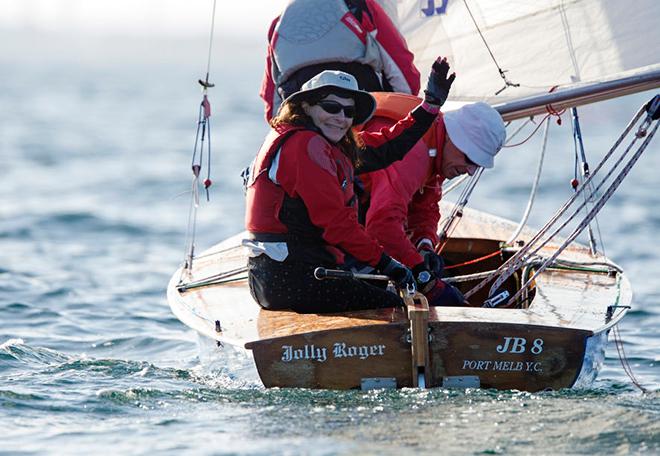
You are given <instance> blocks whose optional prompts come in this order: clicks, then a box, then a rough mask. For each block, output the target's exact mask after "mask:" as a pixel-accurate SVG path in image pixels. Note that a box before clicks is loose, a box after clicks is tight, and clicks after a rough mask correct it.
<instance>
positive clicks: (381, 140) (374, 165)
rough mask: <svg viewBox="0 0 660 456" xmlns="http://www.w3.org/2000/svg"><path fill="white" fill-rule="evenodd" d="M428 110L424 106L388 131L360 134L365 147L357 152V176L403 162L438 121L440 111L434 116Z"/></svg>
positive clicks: (384, 129) (416, 109)
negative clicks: (434, 121) (437, 116)
mask: <svg viewBox="0 0 660 456" xmlns="http://www.w3.org/2000/svg"><path fill="white" fill-rule="evenodd" d="M426 106H427V105H426V104H425V103H423V104H421V105H420V106H418V107H416V108H415V109H413V110H412V111H411V112H410V113H409V114H408V115H407V116H406V117H404V118H403V119H401V120H399V121H398V122H397V123H396V124H394V125H392V126H391V127H389V128H383V129H381V130H380V131H377V132H368V131H361V132H360V133H358V135H359V137H360V140H361V141H362V142H363V143H364V146H365V147H363V148H361V149H360V150H359V152H358V165H357V167H356V169H355V172H356V174H361V173H368V172H371V171H376V170H378V169H382V168H385V167H386V166H388V165H390V164H391V163H393V162H395V161H397V160H401V159H402V158H403V157H404V156H405V155H406V153H407V152H408V151H409V150H410V149H411V148H412V147H413V146H414V145H415V144H416V143H417V141H419V140H420V139H421V138H422V136H424V133H426V132H427V130H428V129H429V128H430V126H431V125H432V124H433V120H435V118H436V115H437V111H436V112H433V110H429V109H428V108H427V107H426Z"/></svg>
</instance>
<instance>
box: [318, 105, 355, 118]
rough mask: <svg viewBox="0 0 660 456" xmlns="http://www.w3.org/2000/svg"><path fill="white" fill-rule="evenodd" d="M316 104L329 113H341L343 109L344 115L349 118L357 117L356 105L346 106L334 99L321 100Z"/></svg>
mask: <svg viewBox="0 0 660 456" xmlns="http://www.w3.org/2000/svg"><path fill="white" fill-rule="evenodd" d="M316 104H317V105H318V106H320V107H321V109H323V110H324V111H325V112H327V113H328V114H339V113H340V112H341V111H342V110H343V111H344V116H346V117H347V118H349V119H352V118H354V117H355V106H344V105H343V104H341V103H337V102H336V101H332V100H321V101H319V102H318V103H316Z"/></svg>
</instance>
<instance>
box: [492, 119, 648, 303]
mask: <svg viewBox="0 0 660 456" xmlns="http://www.w3.org/2000/svg"><path fill="white" fill-rule="evenodd" d="M648 119H650V116H649V117H648ZM648 119H647V120H646V121H645V122H644V124H642V126H640V128H639V129H638V131H637V133H636V134H635V138H634V139H633V141H632V142H631V143H630V145H629V146H628V147H627V148H626V150H625V151H624V152H623V154H622V156H621V157H620V158H619V160H618V161H617V162H616V163H615V164H614V166H613V167H612V169H611V170H610V171H609V172H608V173H607V175H606V176H605V177H604V178H603V180H602V181H601V182H600V183H599V184H598V186H596V188H595V190H594V194H595V192H597V191H598V190H599V189H600V187H602V186H603V184H604V183H605V181H606V180H607V179H609V178H610V176H611V175H612V174H613V173H614V170H615V169H616V168H617V167H618V166H619V164H621V163H622V162H623V159H624V158H625V157H626V155H627V154H628V152H629V151H630V150H631V149H632V147H633V145H634V144H635V142H636V141H637V140H638V139H639V138H642V137H644V136H646V139H645V140H644V141H643V142H642V144H641V145H640V146H639V147H638V148H637V150H636V151H635V152H634V153H633V155H632V156H631V157H630V158H629V159H628V162H627V163H626V164H625V165H624V166H623V168H622V169H621V171H619V174H618V175H617V176H616V177H615V178H614V179H613V181H612V183H611V184H610V186H609V187H608V188H607V190H606V191H605V192H604V193H603V195H602V196H601V197H600V198H599V199H598V201H597V202H596V204H595V205H594V207H593V208H592V209H591V210H590V211H589V212H588V214H587V215H586V217H585V218H584V220H582V222H580V223H579V224H578V226H577V227H576V228H575V229H574V230H573V232H572V233H571V234H570V235H569V236H568V237H567V238H566V240H565V241H564V242H563V243H562V244H561V245H560V246H559V247H558V248H557V250H556V251H555V252H554V253H553V254H552V255H551V256H550V258H548V259H547V260H546V261H544V262H543V264H542V265H541V266H540V267H539V268H538V269H537V270H536V272H535V273H534V275H533V276H532V277H530V278H529V279H528V280H527V282H526V283H525V284H524V285H522V286H521V288H520V290H518V292H517V293H516V294H514V295H513V296H512V297H511V298H510V299H509V301H508V304H507V305H510V303H513V302H515V300H516V299H517V298H519V297H520V295H521V294H522V292H523V290H524V289H525V288H527V287H528V286H529V285H530V284H532V283H533V282H534V280H535V279H536V278H537V277H538V276H539V275H540V274H541V273H542V272H543V271H544V270H545V268H546V267H547V266H548V265H549V264H551V263H552V262H553V261H554V260H555V259H556V258H557V257H558V256H559V254H561V252H562V251H563V250H564V249H565V248H566V247H567V246H568V245H569V244H570V243H571V242H573V241H574V240H575V239H576V238H577V236H578V235H579V234H580V233H581V232H582V231H583V230H584V229H585V228H586V227H587V226H588V224H589V223H590V222H591V221H592V220H593V218H594V217H595V216H596V214H598V212H599V211H600V210H601V209H602V207H603V206H604V205H605V203H606V202H607V201H608V200H609V198H610V197H611V196H612V194H613V193H614V192H615V191H616V189H617V188H618V187H619V185H620V184H621V182H622V181H623V179H624V178H625V177H626V176H627V175H628V173H629V172H630V170H631V169H632V167H633V166H634V165H635V163H636V162H637V160H638V159H639V157H640V156H641V155H642V152H644V150H645V149H646V147H647V146H648V145H649V143H650V142H651V139H653V136H654V135H655V133H656V131H657V130H658V125H660V124H658V123H656V124H655V127H654V128H653V130H651V131H650V132H649V133H647V127H648V126H649V125H650V122H649V121H648ZM585 205H586V203H583V204H582V205H581V206H580V207H578V208H577V209H576V210H575V212H574V213H573V214H572V215H571V216H570V217H569V219H568V220H567V221H566V222H564V224H563V225H562V226H560V227H559V228H557V230H555V232H554V233H552V235H551V236H550V239H552V238H554V237H555V236H556V235H557V234H558V233H559V231H561V230H562V229H563V228H564V227H565V226H566V225H567V224H568V223H569V222H570V221H571V220H572V219H573V218H575V216H576V215H577V214H578V213H579V212H580V211H581V210H582V209H583V208H584V207H585ZM538 250H539V249H537V250H536V251H535V252H537V251H538ZM501 278H502V277H500V278H498V279H497V280H496V281H495V284H497V283H498V281H500V279H501ZM495 284H493V287H492V288H491V292H493V291H494V290H496V289H497V287H499V286H500V285H501V282H500V283H499V284H497V287H495Z"/></svg>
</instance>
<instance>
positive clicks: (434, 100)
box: [424, 57, 456, 106]
mask: <svg viewBox="0 0 660 456" xmlns="http://www.w3.org/2000/svg"><path fill="white" fill-rule="evenodd" d="M447 73H449V64H448V63H447V59H446V58H440V57H438V58H437V59H436V61H435V62H433V67H432V68H431V74H429V80H428V82H427V83H426V90H424V101H426V102H427V103H429V104H432V105H436V106H442V105H443V104H445V101H447V97H448V96H449V89H450V88H451V84H452V83H453V82H454V79H455V78H456V73H452V74H451V75H450V76H449V77H447Z"/></svg>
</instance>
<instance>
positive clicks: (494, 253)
mask: <svg viewBox="0 0 660 456" xmlns="http://www.w3.org/2000/svg"><path fill="white" fill-rule="evenodd" d="M499 254H500V251H499V250H497V251H495V252H493V253H489V254H488V255H485V256H482V257H480V258H475V259H474V260H470V261H466V262H465V263H460V264H452V265H451V266H445V269H454V268H460V267H461V266H467V265H469V264H474V263H478V262H480V261H484V260H487V259H488V258H492V257H494V256H496V255H499Z"/></svg>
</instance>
